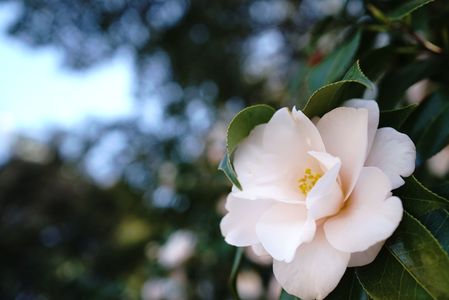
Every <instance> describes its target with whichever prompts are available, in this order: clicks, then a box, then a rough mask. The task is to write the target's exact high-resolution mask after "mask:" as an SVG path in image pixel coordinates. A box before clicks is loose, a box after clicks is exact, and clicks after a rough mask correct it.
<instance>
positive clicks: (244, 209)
mask: <svg viewBox="0 0 449 300" xmlns="http://www.w3.org/2000/svg"><path fill="white" fill-rule="evenodd" d="M273 203H274V201H272V200H248V199H243V198H238V197H235V195H234V194H233V193H231V194H229V196H228V198H227V199H226V209H227V210H228V213H227V214H226V215H225V216H224V218H223V219H222V220H221V223H220V229H221V233H222V234H223V236H224V237H225V240H226V242H227V243H228V244H231V245H234V246H237V247H245V246H250V245H254V244H257V243H259V239H258V237H257V234H256V223H257V221H258V220H259V218H260V216H261V215H262V214H263V213H264V212H265V211H266V210H267V209H268V208H269V207H270V206H271V205H273Z"/></svg>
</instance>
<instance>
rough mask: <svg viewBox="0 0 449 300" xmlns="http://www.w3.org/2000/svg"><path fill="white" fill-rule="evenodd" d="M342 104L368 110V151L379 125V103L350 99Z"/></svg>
mask: <svg viewBox="0 0 449 300" xmlns="http://www.w3.org/2000/svg"><path fill="white" fill-rule="evenodd" d="M343 105H344V106H347V107H354V108H366V109H367V110H368V148H367V149H368V152H369V150H370V149H371V146H372V145H373V141H374V136H375V135H376V131H377V127H378V126H379V105H377V102H376V101H374V100H366V99H351V100H348V101H346V102H345V103H343Z"/></svg>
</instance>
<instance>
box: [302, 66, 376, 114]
mask: <svg viewBox="0 0 449 300" xmlns="http://www.w3.org/2000/svg"><path fill="white" fill-rule="evenodd" d="M360 85H362V86H364V87H367V88H372V87H373V83H372V82H371V81H370V80H369V79H368V78H367V77H366V76H365V75H364V74H363V72H362V70H361V69H360V66H359V63H358V62H357V63H356V64H354V65H353V66H352V67H351V69H350V70H349V71H348V72H347V73H346V75H345V76H344V78H343V80H341V81H338V82H335V83H331V84H328V85H326V86H324V87H322V88H320V89H319V90H317V91H316V92H315V93H313V94H312V96H310V98H309V100H308V101H307V104H306V106H305V107H304V109H303V112H304V113H305V114H306V115H307V116H308V117H310V118H312V117H315V116H322V115H323V114H325V113H326V112H328V111H330V110H332V109H334V108H335V107H337V106H339V105H340V104H341V103H342V102H343V101H344V100H347V99H349V98H351V96H350V94H351V91H352V89H353V88H354V87H357V86H360Z"/></svg>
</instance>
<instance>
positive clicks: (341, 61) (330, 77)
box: [308, 32, 361, 92]
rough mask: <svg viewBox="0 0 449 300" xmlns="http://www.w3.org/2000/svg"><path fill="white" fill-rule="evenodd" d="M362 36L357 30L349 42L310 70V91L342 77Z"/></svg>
mask: <svg viewBox="0 0 449 300" xmlns="http://www.w3.org/2000/svg"><path fill="white" fill-rule="evenodd" d="M360 37H361V34H360V32H357V33H356V34H355V35H354V37H353V38H352V39H351V40H350V41H349V42H348V43H347V44H345V45H343V46H341V47H338V48H337V50H336V51H335V52H334V53H332V54H330V55H329V56H327V57H326V58H325V59H324V61H323V62H321V63H320V64H319V65H317V66H316V67H314V68H313V69H312V70H311V71H310V73H309V76H308V82H309V91H310V92H314V91H316V90H317V89H319V88H320V87H322V86H323V85H326V84H329V83H331V82H334V81H335V80H338V79H341V77H342V76H343V75H344V74H345V72H346V71H347V70H348V68H349V67H350V66H351V63H352V62H353V60H354V56H355V54H356V52H357V49H358V48H359V44H360Z"/></svg>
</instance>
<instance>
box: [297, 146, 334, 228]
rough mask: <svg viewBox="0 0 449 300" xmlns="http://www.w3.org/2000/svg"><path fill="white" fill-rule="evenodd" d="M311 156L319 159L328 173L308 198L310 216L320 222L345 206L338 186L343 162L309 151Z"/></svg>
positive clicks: (326, 154) (321, 153)
mask: <svg viewBox="0 0 449 300" xmlns="http://www.w3.org/2000/svg"><path fill="white" fill-rule="evenodd" d="M309 154H310V155H312V156H314V157H315V158H317V160H318V161H319V162H320V163H321V164H322V165H323V169H324V171H325V172H326V173H325V174H324V175H323V176H322V177H321V178H320V179H319V180H318V181H317V183H316V184H315V186H314V187H313V188H312V190H311V191H310V192H309V193H308V194H307V197H306V206H307V209H308V210H309V215H310V216H311V217H312V218H313V219H314V220H318V219H320V218H323V217H327V216H330V215H333V214H335V213H337V212H338V211H339V210H340V208H341V206H342V205H343V193H342V191H341V188H340V185H339V184H338V172H339V171H340V167H341V161H340V159H339V158H338V157H334V156H332V155H330V154H328V153H324V152H314V151H309Z"/></svg>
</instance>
